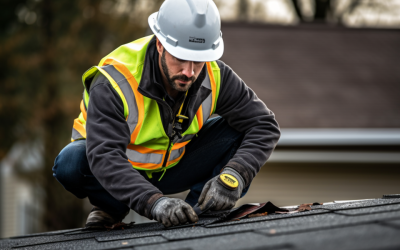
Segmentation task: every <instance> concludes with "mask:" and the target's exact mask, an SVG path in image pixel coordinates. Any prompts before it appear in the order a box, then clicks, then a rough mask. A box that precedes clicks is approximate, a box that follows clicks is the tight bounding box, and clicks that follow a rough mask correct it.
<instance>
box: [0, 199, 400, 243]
mask: <svg viewBox="0 0 400 250" xmlns="http://www.w3.org/2000/svg"><path fill="white" fill-rule="evenodd" d="M205 220H207V221H209V219H202V221H200V222H199V224H201V223H202V222H204V221H205ZM399 236H400V198H399V199H374V200H369V201H356V202H351V203H338V204H329V205H320V206H313V210H311V211H307V212H300V213H294V214H271V215H267V216H263V217H256V218H245V219H241V220H240V221H232V222H223V223H217V224H211V225H208V226H196V227H192V226H190V227H184V228H178V229H168V230H167V229H165V228H164V227H163V226H162V225H161V224H160V223H145V224H138V225H134V226H132V227H131V228H128V229H125V230H113V231H93V230H92V231H84V230H81V229H71V230H63V231H56V232H49V233H43V234H34V235H26V236H20V237H14V238H11V239H3V240H1V241H0V249H31V250H33V249H143V250H145V249H146V250H148V249H157V250H163V249H181V250H182V249H230V250H231V249H232V250H234V249H291V250H293V249H307V250H312V249H335V250H336V249H400V237H399Z"/></svg>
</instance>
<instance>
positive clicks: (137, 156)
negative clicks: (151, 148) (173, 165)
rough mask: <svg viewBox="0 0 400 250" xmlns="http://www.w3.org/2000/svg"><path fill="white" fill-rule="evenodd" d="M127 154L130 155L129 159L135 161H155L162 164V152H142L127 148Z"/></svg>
mask: <svg viewBox="0 0 400 250" xmlns="http://www.w3.org/2000/svg"><path fill="white" fill-rule="evenodd" d="M126 156H128V158H129V160H131V161H133V162H139V163H154V164H160V163H161V162H162V158H163V155H162V154H153V153H149V154H142V153H139V152H138V151H136V150H132V149H129V148H127V149H126Z"/></svg>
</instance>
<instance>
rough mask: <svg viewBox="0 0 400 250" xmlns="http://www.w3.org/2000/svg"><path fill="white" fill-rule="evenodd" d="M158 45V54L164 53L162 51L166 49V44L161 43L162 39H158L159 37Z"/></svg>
mask: <svg viewBox="0 0 400 250" xmlns="http://www.w3.org/2000/svg"><path fill="white" fill-rule="evenodd" d="M156 46H157V51H158V54H160V55H162V53H163V51H164V46H163V45H162V44H161V42H160V40H158V38H157V42H156Z"/></svg>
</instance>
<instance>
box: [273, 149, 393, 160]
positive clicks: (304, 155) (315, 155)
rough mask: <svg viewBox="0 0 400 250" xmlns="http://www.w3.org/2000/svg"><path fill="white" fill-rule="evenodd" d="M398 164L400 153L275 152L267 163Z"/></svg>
mask: <svg viewBox="0 0 400 250" xmlns="http://www.w3.org/2000/svg"><path fill="white" fill-rule="evenodd" d="M270 162H271V163H276V162H277V163H302V162H306V163H320V162H325V163H400V152H398V153H397V152H394V153H386V152H362V151H360V152H348V151H328V152H327V151H307V150H275V151H274V152H273V153H272V155H271V157H270V158H269V160H268V162H267V163H270Z"/></svg>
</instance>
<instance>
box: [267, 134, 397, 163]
mask: <svg viewBox="0 0 400 250" xmlns="http://www.w3.org/2000/svg"><path fill="white" fill-rule="evenodd" d="M281 132H282V135H281V139H280V140H279V142H278V148H277V149H276V150H275V151H274V152H273V153H272V155H271V157H270V159H269V160H268V162H271V163H273V162H280V163H281V162H287V163H301V162H303V163H304V162H305V163H323V162H325V163H400V129H282V130H281ZM397 145H399V152H382V151H372V152H371V151H343V150H342V151H341V150H340V146H397ZM279 146H295V147H302V146H339V147H338V149H339V150H329V151H328V150H326V151H324V150H320V151H318V150H301V149H299V150H283V149H282V148H280V147H279Z"/></svg>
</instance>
